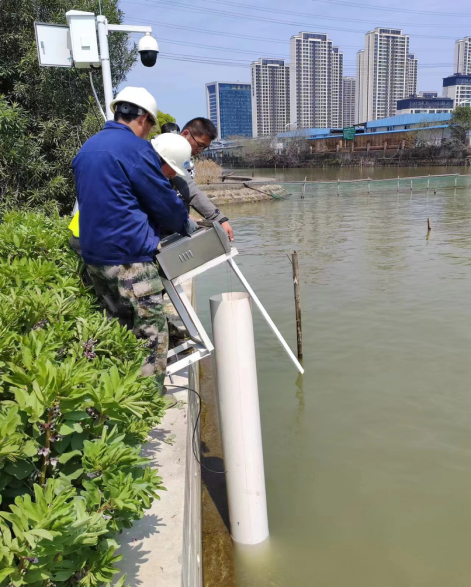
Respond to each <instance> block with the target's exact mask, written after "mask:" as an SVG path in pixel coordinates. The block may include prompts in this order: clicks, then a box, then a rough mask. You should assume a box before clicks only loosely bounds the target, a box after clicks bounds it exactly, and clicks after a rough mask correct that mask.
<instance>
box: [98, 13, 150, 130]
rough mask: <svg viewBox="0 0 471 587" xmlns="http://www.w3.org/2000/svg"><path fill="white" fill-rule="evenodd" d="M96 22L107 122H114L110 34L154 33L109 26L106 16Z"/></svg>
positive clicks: (143, 29)
mask: <svg viewBox="0 0 471 587" xmlns="http://www.w3.org/2000/svg"><path fill="white" fill-rule="evenodd" d="M96 22H97V29H98V44H99V46H100V61H101V70H102V75H103V89H104V93H105V106H106V118H107V120H113V118H114V116H113V113H112V112H111V108H110V104H111V102H112V100H113V84H112V81H111V67H110V51H109V47H108V33H109V32H115V31H116V32H120V33H144V34H145V35H150V33H152V27H150V26H135V25H127V24H108V21H107V19H106V16H103V15H101V14H100V15H98V16H97V17H96ZM154 40H155V39H154Z"/></svg>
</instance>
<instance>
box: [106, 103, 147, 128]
mask: <svg viewBox="0 0 471 587" xmlns="http://www.w3.org/2000/svg"><path fill="white" fill-rule="evenodd" d="M138 108H139V107H138V106H135V105H134V104H130V103H128V102H116V104H115V112H114V121H115V122H119V121H120V120H122V121H123V122H126V123H127V124H129V123H130V122H132V121H133V120H136V119H137V118H139V116H143V114H138V113H137V110H138ZM133 110H134V112H132V111H133ZM141 111H143V112H145V111H144V109H143V108H142V109H141ZM147 115H148V116H150V117H151V118H152V115H151V114H149V113H147Z"/></svg>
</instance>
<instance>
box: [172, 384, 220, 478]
mask: <svg viewBox="0 0 471 587" xmlns="http://www.w3.org/2000/svg"><path fill="white" fill-rule="evenodd" d="M165 387H174V388H176V389H187V390H188V391H192V392H193V393H194V394H195V395H197V396H198V399H199V403H198V416H197V417H196V422H195V425H194V427H193V435H192V438H191V446H192V449H193V456H194V457H195V459H196V462H197V463H198V464H199V465H200V467H203V469H205V470H206V471H208V472H209V473H215V474H216V475H225V474H226V473H227V471H214V470H213V469H209V468H208V467H206V465H203V463H202V462H201V461H200V460H199V458H198V456H197V454H196V449H195V436H196V430H197V429H198V422H199V421H200V418H201V409H202V406H203V400H202V399H201V395H200V394H199V393H198V392H197V391H196V389H192V388H191V387H187V386H186V385H165Z"/></svg>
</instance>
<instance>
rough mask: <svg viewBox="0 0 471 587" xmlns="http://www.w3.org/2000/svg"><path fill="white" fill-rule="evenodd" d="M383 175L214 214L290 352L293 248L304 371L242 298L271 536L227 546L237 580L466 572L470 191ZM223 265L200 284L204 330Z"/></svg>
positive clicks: (305, 586)
mask: <svg viewBox="0 0 471 587" xmlns="http://www.w3.org/2000/svg"><path fill="white" fill-rule="evenodd" d="M313 171H317V170H313ZM326 171H328V170H326ZM371 171H372V170H368V173H369V174H371ZM383 171H385V170H383ZM393 171H394V173H396V175H397V170H393ZM409 171H412V172H414V173H415V174H417V172H418V170H409ZM462 171H463V170H462ZM301 172H302V173H304V170H301ZM414 173H411V174H414ZM427 173H428V172H427ZM393 187H394V189H393V190H391V191H389V192H388V191H385V190H383V189H378V190H376V189H375V188H374V187H373V184H372V186H371V194H369V195H368V194H367V193H366V190H364V191H363V192H361V191H360V189H359V188H356V191H355V193H354V194H341V195H340V196H337V194H336V190H335V189H334V191H333V193H331V191H329V190H326V189H323V190H320V189H319V190H317V191H316V193H315V194H314V193H312V194H310V193H306V197H305V199H303V200H302V199H301V197H300V194H298V193H296V192H293V196H292V197H291V198H290V199H289V200H286V201H280V202H273V203H270V202H268V203H260V204H255V205H243V206H239V207H233V208H232V209H230V208H229V209H227V212H226V209H225V212H226V213H227V214H228V216H230V218H231V223H232V225H233V226H234V227H235V231H236V239H237V240H236V244H237V247H238V248H239V250H240V252H241V255H240V257H239V258H238V259H236V261H237V262H238V264H239V265H240V267H241V268H242V270H243V272H244V273H245V275H246V277H247V278H248V280H249V282H250V283H251V285H252V286H253V287H254V289H255V291H256V292H257V293H258V294H259V296H260V298H261V300H262V302H263V303H264V305H265V307H266V308H267V310H268V311H269V312H270V314H271V315H272V317H273V319H274V320H275V322H276V323H277V325H278V327H279V328H280V330H281V332H282V334H283V335H284V336H285V337H286V338H287V340H288V342H289V344H290V345H291V347H292V348H295V347H296V329H295V320H294V307H293V290H292V276H291V267H290V263H289V261H288V259H287V258H286V255H289V254H290V252H291V251H292V250H293V249H296V250H297V251H298V255H299V264H300V275H301V301H302V306H303V331H304V366H305V368H306V373H305V375H304V378H302V379H298V380H296V377H297V374H296V372H295V370H294V368H293V367H292V365H291V363H290V361H289V359H288V358H287V357H285V355H284V353H283V351H282V349H281V348H280V346H279V344H278V342H277V341H276V340H275V339H274V337H273V335H272V334H271V331H270V330H269V329H268V328H267V326H266V325H265V324H264V322H263V320H262V319H260V317H259V316H258V315H257V313H256V311H255V310H254V321H255V331H256V338H257V364H258V373H259V387H260V401H261V414H262V427H263V442H264V452H265V454H264V456H265V468H266V480H267V496H268V505H269V521H270V532H271V538H270V541H269V543H268V545H266V546H267V550H265V551H263V552H262V551H256V550H250V551H247V550H245V549H237V565H238V577H239V584H240V587H268V586H271V587H292V586H296V587H311V586H314V587H343V586H346V585H348V586H349V587H447V586H448V585H451V586H453V587H465V585H467V583H468V582H469V581H468V577H469V574H470V572H471V568H470V562H469V544H470V543H471V508H470V507H469V500H470V494H471V435H470V433H469V430H470V427H471V416H470V414H471V394H470V393H469V381H471V362H470V361H469V352H470V349H471V328H470V327H469V325H470V324H471V304H470V294H469V292H470V291H471V273H470V271H469V265H470V264H471V189H468V190H466V189H457V190H456V193H455V190H454V189H449V190H444V189H443V188H440V187H437V189H436V193H435V194H434V193H433V191H434V190H432V189H430V190H429V191H428V194H427V190H426V184H425V188H424V189H417V191H415V190H414V191H413V193H412V195H411V194H410V191H409V190H407V189H403V188H402V187H401V191H400V192H399V193H397V191H396V186H395V182H393ZM428 217H430V218H431V219H432V231H431V233H430V235H429V239H428V240H426V235H427V224H426V220H427V218H428ZM229 275H231V271H230V270H229V271H227V270H226V269H225V268H218V269H215V270H213V271H211V272H210V273H208V274H205V275H204V276H203V277H202V278H201V279H200V280H199V282H198V307H199V312H200V314H202V315H203V319H204V322H205V324H206V325H207V326H208V328H209V312H208V310H209V305H208V301H207V300H208V297H209V296H210V295H213V294H214V293H217V292H220V291H227V290H229V291H237V290H240V285H239V284H238V283H237V280H236V279H235V278H234V277H229Z"/></svg>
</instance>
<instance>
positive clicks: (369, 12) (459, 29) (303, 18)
mask: <svg viewBox="0 0 471 587" xmlns="http://www.w3.org/2000/svg"><path fill="white" fill-rule="evenodd" d="M120 6H121V9H122V10H123V12H124V15H125V18H124V22H125V23H128V24H150V25H151V26H152V28H153V31H154V35H155V37H156V38H157V40H158V42H159V45H160V55H159V59H158V61H157V65H156V66H155V67H153V68H145V67H143V66H142V65H141V63H140V62H139V63H138V64H137V65H136V66H135V67H134V69H133V71H132V72H131V73H130V75H129V76H128V81H127V83H128V84H130V85H141V86H144V87H146V88H147V89H149V91H151V92H152V93H153V94H154V96H155V97H156V99H157V103H158V105H159V108H160V109H161V110H163V111H164V112H169V113H170V114H172V115H173V116H175V117H176V119H177V122H178V123H179V124H181V125H182V124H184V123H185V122H186V121H187V120H188V119H190V118H192V117H194V116H201V115H203V116H206V102H205V93H204V85H205V83H207V82H211V81H228V82H237V81H240V82H250V63H251V62H252V61H254V60H255V59H258V58H259V57H282V58H285V59H287V60H289V39H290V37H291V36H292V35H294V34H297V33H298V32H299V31H302V30H304V31H312V32H320V33H326V34H328V35H329V38H331V39H332V41H333V42H334V45H337V46H338V47H340V49H341V50H342V51H343V53H344V75H355V57H356V52H357V51H358V50H359V49H362V48H363V47H364V42H365V36H364V35H365V33H366V32H367V31H369V30H371V29H373V28H375V27H377V26H385V27H400V28H402V30H403V32H404V33H407V34H409V35H410V50H411V52H413V53H415V54H416V56H417V57H418V59H419V82H418V90H419V91H420V90H435V91H439V92H440V93H441V89H442V78H443V77H444V76H446V75H450V74H452V73H454V72H453V57H454V41H455V40H456V39H458V38H461V37H463V36H468V35H469V36H471V7H470V5H469V1H465V0H450V1H448V2H443V1H437V0H407V1H406V0H395V1H394V2H389V1H388V0H351V1H350V0H295V1H293V0H292V1H291V2H287V1H286V0H284V1H282V0H271V1H270V0H252V1H250V0H175V1H172V0H132V1H131V0H129V1H128V0H122V1H121V4H120ZM134 38H135V39H136V41H137V40H138V38H139V35H133V39H134Z"/></svg>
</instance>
